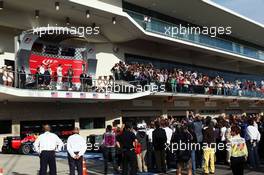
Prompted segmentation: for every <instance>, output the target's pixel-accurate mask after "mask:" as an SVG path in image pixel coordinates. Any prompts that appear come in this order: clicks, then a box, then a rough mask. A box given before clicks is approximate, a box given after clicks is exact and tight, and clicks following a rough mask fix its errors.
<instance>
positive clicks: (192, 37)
mask: <svg viewBox="0 0 264 175" xmlns="http://www.w3.org/2000/svg"><path fill="white" fill-rule="evenodd" d="M125 11H126V12H127V13H128V14H129V15H130V16H131V17H132V18H133V19H134V20H135V21H136V22H137V23H138V24H139V25H140V26H141V27H142V28H144V29H145V30H146V31H150V32H153V33H158V34H161V35H164V36H168V37H171V38H176V39H181V40H185V41H190V42H194V43H198V44H201V45H204V46H209V47H212V48H216V49H221V50H224V51H228V52H231V53H235V54H240V55H242V56H247V57H250V58H255V59H258V60H261V61H264V50H259V49H256V48H253V47H251V46H247V45H244V44H240V43H237V42H233V41H229V40H226V39H223V38H219V37H213V38H212V37H210V36H207V35H203V34H186V35H184V36H181V35H180V34H178V35H173V36H171V35H167V34H165V33H164V32H161V31H159V30H158V29H155V27H154V23H153V21H154V22H156V24H157V23H160V25H163V26H165V25H168V26H178V25H177V24H173V23H170V22H167V21H163V20H160V19H158V18H155V17H151V20H150V22H146V23H145V22H144V19H143V18H144V14H140V13H138V12H134V11H131V10H127V9H126V10H125ZM134 15H138V16H140V17H142V19H137V18H135V16H134ZM144 23H145V25H144ZM157 25H158V24H157ZM163 29H164V27H163ZM207 40H208V41H207ZM220 42H224V43H225V44H228V45H229V46H228V47H230V48H229V49H228V48H227V45H225V44H223V45H222V46H220Z"/></svg>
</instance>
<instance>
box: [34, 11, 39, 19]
mask: <svg viewBox="0 0 264 175" xmlns="http://www.w3.org/2000/svg"><path fill="white" fill-rule="evenodd" d="M35 18H36V19H38V18H39V10H35Z"/></svg>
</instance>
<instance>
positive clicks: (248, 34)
mask: <svg viewBox="0 0 264 175" xmlns="http://www.w3.org/2000/svg"><path fill="white" fill-rule="evenodd" d="M124 1H125V2H129V3H131V4H135V5H137V6H141V7H144V8H147V9H150V10H153V11H157V12H159V13H162V14H165V15H168V16H171V17H174V18H177V19H181V20H185V21H188V22H190V23H193V24H196V25H202V26H224V27H227V26H231V27H232V34H231V35H232V36H233V37H236V38H239V39H241V40H245V41H248V42H251V43H255V44H257V45H260V46H263V47H264V35H263V33H264V25H263V24H261V23H258V22H256V21H253V20H251V19H249V18H246V17H244V16H242V15H239V14H238V13H235V12H233V11H231V10H229V9H227V8H224V7H222V6H220V5H217V4H216V3H213V2H212V1H209V0H201V1H200V0H184V1H182V0H166V1H160V0H124Z"/></svg>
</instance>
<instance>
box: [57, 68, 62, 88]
mask: <svg viewBox="0 0 264 175" xmlns="http://www.w3.org/2000/svg"><path fill="white" fill-rule="evenodd" d="M57 76H58V79H57V83H61V82H62V67H61V64H59V66H58V67H57Z"/></svg>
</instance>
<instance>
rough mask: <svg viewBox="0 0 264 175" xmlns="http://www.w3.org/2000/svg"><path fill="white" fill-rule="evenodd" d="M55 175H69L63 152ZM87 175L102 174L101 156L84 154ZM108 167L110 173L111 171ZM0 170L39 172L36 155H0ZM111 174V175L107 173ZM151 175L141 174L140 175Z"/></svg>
mask: <svg viewBox="0 0 264 175" xmlns="http://www.w3.org/2000/svg"><path fill="white" fill-rule="evenodd" d="M56 155H57V174H58V175H67V174H69V168H68V160H67V154H66V153H65V152H61V153H57V154H56ZM85 159H86V162H87V168H88V173H89V175H102V174H103V170H104V168H103V166H104V165H103V159H102V156H101V154H98V153H88V154H85ZM110 167H111V165H110V166H109V169H110V172H111V171H112V169H111V168H110ZM0 168H3V169H4V175H37V174H38V170H39V157H38V156H37V155H15V154H0ZM109 174H112V173H109ZM147 174H149V175H153V173H144V174H143V173H141V174H140V175H147ZM168 174H169V175H175V170H170V171H169V172H168ZM196 174H198V175H200V174H202V171H201V169H199V170H197V173H196ZM215 174H216V175H232V172H231V169H229V168H228V167H227V166H224V165H217V167H216V173H215ZM263 174H264V166H263V165H262V166H261V168H260V169H259V170H258V172H256V171H252V170H249V169H247V170H245V175H263Z"/></svg>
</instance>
